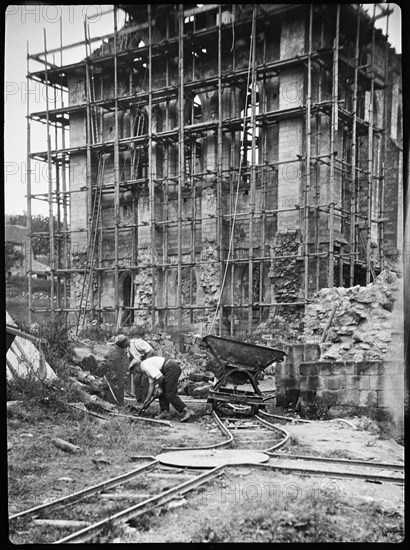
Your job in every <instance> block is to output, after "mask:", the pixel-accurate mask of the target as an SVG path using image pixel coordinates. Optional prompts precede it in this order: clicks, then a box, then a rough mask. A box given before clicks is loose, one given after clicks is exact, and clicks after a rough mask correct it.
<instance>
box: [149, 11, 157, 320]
mask: <svg viewBox="0 0 410 550" xmlns="http://www.w3.org/2000/svg"><path fill="white" fill-rule="evenodd" d="M152 159H153V155H152V17H151V4H148V190H149V204H150V234H151V264H152V269H151V281H152V283H151V284H152V298H151V300H152V301H151V308H152V309H151V327H152V328H153V327H154V325H155V311H156V310H155V306H156V299H155V295H156V290H155V286H156V285H155V278H156V268H155V263H156V245H155V183H154V180H153V177H152V171H153V166H152V164H153V160H152Z"/></svg>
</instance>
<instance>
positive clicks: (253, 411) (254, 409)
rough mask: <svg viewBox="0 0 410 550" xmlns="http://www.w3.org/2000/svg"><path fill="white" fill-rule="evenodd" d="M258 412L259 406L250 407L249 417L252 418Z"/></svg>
mask: <svg viewBox="0 0 410 550" xmlns="http://www.w3.org/2000/svg"><path fill="white" fill-rule="evenodd" d="M258 411H259V405H251V416H254V415H255V414H256V413H257V412H258Z"/></svg>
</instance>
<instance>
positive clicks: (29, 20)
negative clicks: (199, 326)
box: [4, 3, 401, 216]
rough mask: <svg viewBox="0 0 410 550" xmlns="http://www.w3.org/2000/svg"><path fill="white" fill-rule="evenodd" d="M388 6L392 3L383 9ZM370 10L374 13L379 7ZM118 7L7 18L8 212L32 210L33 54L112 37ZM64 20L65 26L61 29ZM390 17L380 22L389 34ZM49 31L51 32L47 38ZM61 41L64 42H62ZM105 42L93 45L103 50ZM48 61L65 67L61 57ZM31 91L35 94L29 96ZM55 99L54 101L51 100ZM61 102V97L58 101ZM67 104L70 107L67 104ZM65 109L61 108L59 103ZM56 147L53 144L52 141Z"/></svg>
mask: <svg viewBox="0 0 410 550" xmlns="http://www.w3.org/2000/svg"><path fill="white" fill-rule="evenodd" d="M383 5H384V6H386V4H383ZM365 7H366V9H367V10H369V11H370V12H371V14H372V13H373V4H367V5H366V6H365ZM390 7H392V8H393V14H392V15H391V16H390V18H389V41H390V43H391V44H392V46H394V47H395V48H396V51H397V53H401V11H400V7H399V6H397V4H390ZM110 8H112V5H109V4H104V5H98V4H97V5H94V4H86V5H78V4H76V5H64V6H62V5H42V4H35V3H26V4H25V5H9V6H8V7H7V10H6V17H5V31H6V34H5V78H4V101H5V103H4V115H5V126H4V177H5V182H4V212H5V214H22V213H23V212H24V211H27V199H26V192H27V189H26V176H27V137H26V136H27V122H26V115H27V97H28V100H29V108H30V112H34V111H42V110H45V97H46V96H45V88H44V86H42V85H41V84H40V83H37V82H33V81H30V82H29V90H27V80H26V75H27V52H28V53H29V54H30V55H32V54H36V53H40V52H43V51H44V50H45V45H44V34H45V35H46V46H47V50H51V49H53V48H59V47H60V40H61V42H62V44H63V46H65V45H68V44H72V43H74V42H79V41H82V40H84V21H85V20H86V21H88V24H89V29H90V36H91V38H94V37H98V36H104V35H106V34H109V33H112V32H113V28H114V23H113V17H114V16H113V12H112V11H111V12H110V13H106V12H107V11H108V10H110ZM118 14H119V19H118V28H121V26H122V23H123V20H124V19H123V12H122V11H121V10H118ZM60 18H61V19H62V25H61V24H60ZM385 20H386V18H385V17H384V18H381V19H379V20H378V21H377V22H376V26H379V27H380V28H381V29H382V30H383V31H384V32H385V30H386V29H385V22H386V21H385ZM44 30H45V33H44ZM60 31H61V33H60ZM60 37H61V38H60ZM98 45H99V43H98V42H97V43H95V44H93V48H94V47H98ZM85 54H86V52H85V46H84V45H83V46H79V47H76V48H73V49H69V50H63V64H64V65H65V64H68V63H74V62H78V61H80V60H82V59H83V58H84V57H85ZM54 55H55V59H54V60H53V59H52V55H50V56H49V57H48V61H51V62H55V64H57V65H61V59H60V52H59V51H58V52H56V53H55V54H54ZM42 69H43V65H40V64H39V63H38V62H36V61H30V66H29V70H30V71H31V72H34V71H37V70H42ZM27 91H28V92H29V93H28V94H27ZM50 99H52V98H51V97H49V100H50ZM57 99H59V98H57ZM65 104H67V102H65ZM58 106H59V104H58ZM52 143H53V141H52ZM46 150H47V140H46V132H45V125H44V124H40V123H39V122H32V123H31V151H46ZM47 175H48V174H47V163H44V162H36V161H32V166H31V181H32V192H33V193H47V189H48V184H47ZM31 206H32V215H42V216H48V214H49V210H48V204H47V202H46V201H39V200H32V201H31Z"/></svg>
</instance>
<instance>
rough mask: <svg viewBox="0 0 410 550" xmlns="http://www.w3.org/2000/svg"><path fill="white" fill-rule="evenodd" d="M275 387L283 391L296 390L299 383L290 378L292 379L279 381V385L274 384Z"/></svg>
mask: <svg viewBox="0 0 410 550" xmlns="http://www.w3.org/2000/svg"><path fill="white" fill-rule="evenodd" d="M276 386H277V387H279V386H280V387H281V388H284V389H289V388H297V387H298V386H299V382H298V380H295V378H292V377H288V378H282V380H281V381H280V384H279V383H278V382H276Z"/></svg>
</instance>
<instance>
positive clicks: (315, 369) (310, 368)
mask: <svg viewBox="0 0 410 550" xmlns="http://www.w3.org/2000/svg"><path fill="white" fill-rule="evenodd" d="M299 374H300V376H315V375H317V374H319V365H318V364H317V363H301V364H300V365H299Z"/></svg>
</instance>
